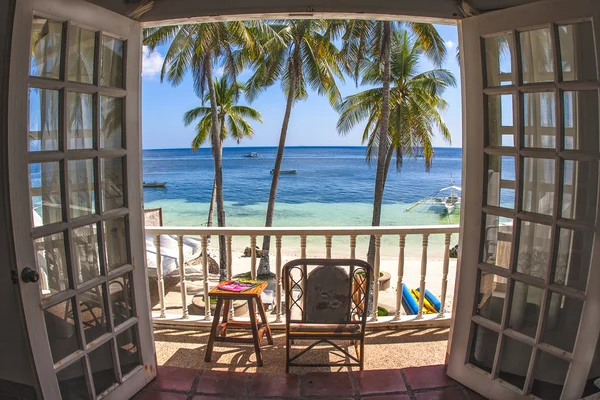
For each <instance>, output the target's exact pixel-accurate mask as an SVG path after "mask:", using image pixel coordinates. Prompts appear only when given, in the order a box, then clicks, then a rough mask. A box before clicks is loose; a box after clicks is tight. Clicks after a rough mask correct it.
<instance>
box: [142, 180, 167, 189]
mask: <svg viewBox="0 0 600 400" xmlns="http://www.w3.org/2000/svg"><path fill="white" fill-rule="evenodd" d="M143 186H144V187H145V188H164V187H165V186H167V182H158V181H153V182H143Z"/></svg>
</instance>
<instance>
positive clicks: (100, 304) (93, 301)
mask: <svg viewBox="0 0 600 400" xmlns="http://www.w3.org/2000/svg"><path fill="white" fill-rule="evenodd" d="M79 307H80V308H81V323H82V325H83V333H84V335H85V342H86V344H89V343H90V342H92V341H94V340H96V339H98V338H99V337H100V336H102V335H103V334H105V333H106V332H108V327H107V326H106V312H105V310H104V293H103V292H102V286H96V287H93V288H91V289H90V290H88V291H86V292H84V293H82V294H80V295H79Z"/></svg>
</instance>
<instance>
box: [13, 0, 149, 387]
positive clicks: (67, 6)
mask: <svg viewBox="0 0 600 400" xmlns="http://www.w3.org/2000/svg"><path fill="white" fill-rule="evenodd" d="M11 56H12V57H11V66H10V77H11V79H10V93H9V99H10V105H9V115H10V120H9V165H10V171H9V173H10V181H9V184H10V195H11V206H12V207H11V208H12V218H13V226H14V232H13V233H14V243H15V249H16V255H17V263H18V270H19V271H18V272H19V275H20V283H19V285H20V292H21V295H22V303H23V307H24V314H25V317H26V321H27V329H28V334H29V339H30V342H31V346H32V352H33V357H34V363H35V368H36V372H37V376H38V379H39V383H40V391H41V394H42V396H43V398H45V399H60V398H63V399H96V398H103V397H106V398H113V399H126V398H129V397H131V396H132V395H133V394H135V393H136V392H137V391H138V390H140V389H141V388H142V387H143V386H144V385H145V384H146V383H147V382H149V381H150V380H151V379H152V378H153V377H154V376H155V374H156V362H155V355H154V343H153V337H152V327H151V320H150V312H149V304H148V303H149V301H148V289H147V279H146V272H145V265H144V241H143V226H142V203H141V198H142V195H141V193H142V192H141V187H140V186H141V182H140V181H141V179H140V176H141V174H140V167H141V140H140V80H141V27H140V24H139V23H137V22H135V21H133V20H130V19H128V18H125V17H123V16H121V15H118V14H115V13H112V12H109V11H108V10H105V9H103V8H101V7H98V6H95V5H92V4H90V3H86V2H84V1H81V0H17V2H16V13H15V21H14V31H13V40H12V53H11Z"/></svg>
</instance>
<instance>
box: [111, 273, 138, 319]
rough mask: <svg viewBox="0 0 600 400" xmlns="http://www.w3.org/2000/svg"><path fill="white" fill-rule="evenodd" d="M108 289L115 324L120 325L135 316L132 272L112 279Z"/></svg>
mask: <svg viewBox="0 0 600 400" xmlns="http://www.w3.org/2000/svg"><path fill="white" fill-rule="evenodd" d="M108 289H109V291H110V301H111V303H112V311H113V321H114V325H115V326H119V325H120V324H122V323H123V322H125V321H127V320H128V319H129V318H131V317H133V316H134V314H133V300H132V290H131V276H130V274H129V273H127V274H125V275H122V276H120V277H118V278H117V279H113V280H112V281H110V283H109V285H108Z"/></svg>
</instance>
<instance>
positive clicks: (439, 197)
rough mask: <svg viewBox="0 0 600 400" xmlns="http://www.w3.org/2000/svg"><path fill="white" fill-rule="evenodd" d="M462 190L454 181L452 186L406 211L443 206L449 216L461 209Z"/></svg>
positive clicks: (420, 201) (418, 202) (451, 183)
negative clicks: (418, 207) (430, 206)
mask: <svg viewBox="0 0 600 400" xmlns="http://www.w3.org/2000/svg"><path fill="white" fill-rule="evenodd" d="M461 191H462V189H461V188H460V187H459V186H456V185H455V184H454V181H451V182H450V186H448V187H445V188H443V189H440V190H438V191H437V192H436V193H435V194H433V195H432V196H429V197H425V198H424V199H421V200H419V201H417V202H416V203H414V204H413V205H411V206H410V207H408V208H407V209H406V211H410V210H412V209H413V208H415V207H417V206H420V205H424V204H429V205H434V206H443V207H444V208H445V212H446V213H447V214H452V211H454V210H455V209H457V208H460V195H461Z"/></svg>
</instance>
